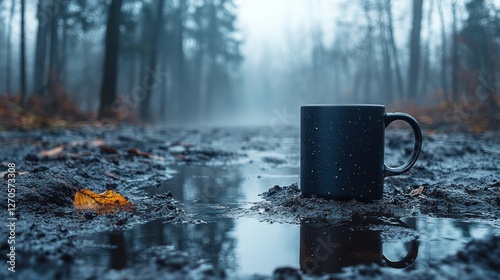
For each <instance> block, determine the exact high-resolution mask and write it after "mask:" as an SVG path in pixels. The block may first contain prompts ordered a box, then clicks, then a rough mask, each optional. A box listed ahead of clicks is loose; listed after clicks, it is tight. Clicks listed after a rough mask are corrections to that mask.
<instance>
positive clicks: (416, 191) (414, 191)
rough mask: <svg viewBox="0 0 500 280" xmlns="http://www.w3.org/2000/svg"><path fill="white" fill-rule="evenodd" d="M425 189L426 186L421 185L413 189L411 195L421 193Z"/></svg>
mask: <svg viewBox="0 0 500 280" xmlns="http://www.w3.org/2000/svg"><path fill="white" fill-rule="evenodd" d="M423 191H424V186H421V187H419V188H418V189H414V190H411V192H410V195H411V196H416V195H419V194H421V193H422V192H423Z"/></svg>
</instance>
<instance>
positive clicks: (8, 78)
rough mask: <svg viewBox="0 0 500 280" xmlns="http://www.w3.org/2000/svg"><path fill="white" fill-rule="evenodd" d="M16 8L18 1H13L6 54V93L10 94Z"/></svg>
mask: <svg viewBox="0 0 500 280" xmlns="http://www.w3.org/2000/svg"><path fill="white" fill-rule="evenodd" d="M15 8H16V0H12V1H11V4H10V13H9V23H8V25H7V38H6V39H7V46H6V48H5V49H6V52H5V61H6V65H5V68H6V70H5V92H6V93H7V94H10V93H11V92H12V87H11V81H12V54H11V52H12V24H13V18H14V11H15Z"/></svg>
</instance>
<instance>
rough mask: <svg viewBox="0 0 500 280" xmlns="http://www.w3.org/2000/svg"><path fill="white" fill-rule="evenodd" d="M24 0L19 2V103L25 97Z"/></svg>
mask: <svg viewBox="0 0 500 280" xmlns="http://www.w3.org/2000/svg"><path fill="white" fill-rule="evenodd" d="M25 2H26V0H21V50H20V56H21V58H20V62H21V65H20V69H19V70H20V77H19V81H20V86H19V90H20V97H21V101H20V102H21V103H22V102H24V98H25V96H26V26H25V24H24V17H25V9H26V8H25V4H26V3H25Z"/></svg>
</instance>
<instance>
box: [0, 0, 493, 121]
mask: <svg viewBox="0 0 500 280" xmlns="http://www.w3.org/2000/svg"><path fill="white" fill-rule="evenodd" d="M240 2H241V3H240ZM244 2H245V1H243V0H241V1H234V0H186V1H165V0H154V1H137V0H113V1H80V0H48V1H42V0H40V1H35V0H21V1H19V0H2V1H0V15H1V17H0V18H1V20H0V45H1V46H2V47H1V48H0V57H1V59H0V92H1V93H2V95H3V98H4V100H11V101H13V102H19V103H20V104H25V106H28V107H29V108H32V109H33V110H39V111H45V112H50V114H51V115H57V114H61V115H65V114H66V115H68V114H69V115H73V113H72V112H73V111H74V112H78V113H79V114H80V113H81V114H86V115H87V116H93V117H96V118H101V119H102V118H111V119H118V120H136V121H142V122H149V123H159V124H174V125H175V124H192V123H194V124H207V123H210V122H214V123H231V122H236V123H237V122H242V123H252V122H259V121H260V122H263V123H266V122H269V119H272V116H273V115H276V114H288V115H291V116H293V115H297V112H298V107H299V106H300V105H301V104H305V103H380V104H386V105H388V106H391V105H392V106H395V107H396V108H408V107H421V106H424V107H429V106H436V105H437V104H444V103H447V104H462V105H461V106H462V107H464V108H465V110H470V111H476V110H478V109H480V110H483V109H485V110H487V111H488V112H489V113H490V114H493V112H494V110H495V109H496V108H497V107H498V106H497V105H498V104H497V102H498V96H497V86H498V80H499V78H500V77H499V73H500V72H499V67H500V63H499V62H498V57H499V52H500V49H499V44H500V41H499V36H500V21H499V7H498V5H497V4H498V3H494V2H493V1H490V0H470V1H456V0H445V1H424V0H414V1H411V2H406V1H391V0H376V1H375V0H368V1H343V0H339V1H326V0H323V1H308V2H305V1H303V2H302V3H301V5H302V6H303V7H304V10H305V11H304V13H303V16H304V17H306V18H308V20H307V24H304V25H302V26H294V25H292V24H290V26H288V28H286V29H285V30H283V33H285V34H284V35H283V36H282V37H278V36H277V37H276V38H277V39H276V40H278V39H280V38H283V42H280V43H281V44H282V45H283V46H284V47H283V48H281V49H279V48H278V49H274V50H273V49H272V47H273V44H272V42H271V43H269V42H261V43H262V45H266V46H267V48H262V50H261V51H260V52H258V53H257V54H256V53H255V52H254V53H250V52H248V49H245V44H246V42H247V40H248V38H246V37H245V30H244V29H245V26H244V24H243V23H241V22H240V20H239V9H240V8H243V9H244V4H245V3H244ZM292 2H293V1H292ZM240 6H243V7H240ZM311 7H312V8H311ZM318 7H320V8H318ZM283 8H286V6H284V7H283ZM262 9H266V6H265V5H262ZM318 10H320V12H321V14H322V17H321V18H326V20H323V21H321V20H320V18H319V17H316V16H315V13H317V12H318ZM254 17H256V18H258V15H255V16H254ZM27 104H29V105H27ZM484 104H486V105H487V106H486V107H484V108H483V106H482V105H484ZM65 110H66V111H65ZM245 118H246V120H245Z"/></svg>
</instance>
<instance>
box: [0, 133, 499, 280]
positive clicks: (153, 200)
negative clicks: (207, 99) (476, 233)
mask: <svg viewBox="0 0 500 280" xmlns="http://www.w3.org/2000/svg"><path fill="white" fill-rule="evenodd" d="M298 136H299V135H298V129H297V128H282V129H281V128H280V129H270V128H245V129H243V128H237V129H236V128H233V129H229V128H224V129H202V130H197V129H191V130H190V129H166V128H150V127H144V128H141V127H130V126H123V127H94V126H88V127H83V128H78V129H60V130H37V131H29V132H25V131H10V132H0V146H1V150H2V154H1V155H0V157H1V158H0V163H1V165H0V166H1V168H2V169H0V172H2V173H1V174H2V176H5V172H6V171H7V170H8V164H9V163H15V164H16V168H15V169H16V171H17V172H18V173H16V174H15V175H16V176H15V185H16V196H15V200H16V211H15V215H16V216H15V217H16V218H17V220H16V229H15V232H16V236H15V240H16V273H11V272H9V271H7V265H5V264H6V262H7V261H8V256H7V255H6V254H7V253H8V251H9V246H10V245H9V244H8V243H7V242H6V241H7V236H8V235H9V231H8V228H7V227H2V229H1V230H0V233H1V236H3V237H5V238H3V240H2V241H1V243H0V244H1V245H0V246H1V247H0V249H1V251H2V254H1V257H0V259H1V260H2V263H3V264H4V265H2V269H1V270H0V277H1V278H2V279H159V278H168V277H171V278H185V279H225V278H230V279H233V278H250V279H316V278H321V277H324V274H325V273H327V274H329V277H330V278H331V279H359V278H370V279H372V278H376V279H392V278H394V279H396V278H398V279H399V278H401V277H402V276H404V277H405V278H410V279H411V278H413V279H433V278H435V279H438V278H439V279H442V278H444V279H456V278H457V277H461V276H466V278H476V279H493V278H495V277H496V276H498V275H499V274H500V264H499V263H498V260H499V259H500V242H499V241H500V240H499V236H498V235H496V234H493V235H487V236H485V237H484V238H469V241H470V242H469V243H468V244H467V245H465V246H462V247H461V248H460V249H459V250H457V251H455V252H452V253H451V254H449V255H446V256H441V257H440V258H438V259H436V260H435V261H434V262H432V263H429V264H428V265H427V266H426V267H425V268H418V267H416V268H413V269H405V270H392V269H390V268H389V267H388V262H387V261H384V260H381V261H377V262H375V263H373V264H357V265H356V264H352V265H349V266H346V267H343V268H342V269H340V270H338V271H330V272H328V271H327V272H324V271H323V272H321V273H316V272H315V271H310V270H308V269H307V267H301V265H300V264H297V265H296V266H290V267H288V266H285V267H283V266H279V267H276V268H275V269H274V272H271V273H269V274H259V275H255V274H251V275H238V273H236V274H234V273H230V272H229V271H228V270H227V269H225V268H224V266H223V265H217V264H216V263H214V262H213V261H211V260H210V258H207V257H204V256H200V255H197V254H196V252H193V250H187V249H185V248H184V249H183V248H182V246H174V245H167V244H157V245H155V246H149V247H147V248H143V251H140V252H136V256H135V257H134V258H133V261H131V260H123V259H122V258H121V257H120V256H123V255H126V252H120V250H114V251H112V252H113V253H112V254H115V255H114V256H115V257H110V258H109V264H106V265H104V266H103V265H94V264H92V263H89V262H88V260H87V259H85V258H83V259H82V258H80V257H79V253H80V252H81V251H82V248H87V247H89V246H88V245H89V244H86V243H85V242H83V241H82V239H81V237H82V236H87V235H91V236H94V237H96V238H100V237H101V236H102V240H106V242H104V243H105V244H108V245H109V244H111V245H109V246H113V244H114V242H115V243H116V242H118V243H123V242H126V241H123V240H121V239H123V236H122V233H124V232H125V233H126V232H128V231H130V230H132V229H134V228H137V227H141V226H142V225H146V224H148V223H151V222H154V221H158V220H159V221H160V223H161V224H167V225H168V224H172V225H193V226H197V225H203V224H206V223H208V224H210V223H214V222H215V223H216V222H217V221H219V220H220V219H226V220H238V219H248V218H250V219H256V220H258V221H259V222H260V223H266V224H271V225H273V224H283V225H294V226H295V225H296V226H299V227H300V229H301V231H302V230H305V229H307V228H308V227H310V226H313V227H315V228H319V229H326V230H322V231H320V232H325V231H327V232H328V231H331V232H333V233H334V234H336V233H337V232H338V228H342V229H344V228H346V229H347V231H348V232H351V231H362V232H366V231H373V232H377V233H378V234H377V235H375V237H376V238H379V239H380V240H382V241H384V242H385V241H387V242H391V241H393V240H398V241H401V240H403V241H404V242H407V243H408V244H410V243H411V242H414V241H415V240H418V239H419V233H418V232H417V231H416V230H414V229H413V228H412V226H407V225H406V224H405V223H404V220H405V219H407V218H411V217H430V218H450V219H456V220H461V221H473V222H476V223H488V225H490V226H491V227H493V228H499V227H500V221H499V220H498V217H500V176H499V174H500V140H499V139H500V133H498V132H486V133H483V134H478V135H474V134H462V133H437V132H431V131H425V132H424V142H423V148H422V153H421V155H420V158H419V160H418V162H417V164H416V165H415V167H414V168H413V169H412V170H411V171H410V172H408V173H406V174H403V175H400V176H395V177H390V178H386V179H385V187H384V188H385V189H384V195H383V198H382V199H381V200H379V201H375V202H372V203H360V202H356V201H348V202H336V201H327V200H324V199H319V198H314V197H313V198H302V197H301V192H300V185H299V182H296V183H290V184H280V181H279V180H276V183H273V180H274V179H273V177H272V176H273V174H274V173H276V172H278V170H282V169H283V168H290V170H296V171H298V162H299V154H298V153H299V149H298ZM386 138H387V140H386V152H385V154H386V161H387V164H388V165H391V166H395V165H400V164H402V163H404V161H405V159H406V158H407V157H408V156H409V154H410V153H411V150H412V145H413V143H412V141H413V140H412V139H413V137H412V134H411V132H410V131H409V130H406V129H392V130H389V131H388V132H387V136H386ZM61 145H62V146H63V150H62V152H60V153H54V154H50V153H49V154H48V155H47V154H46V153H45V154H44V151H45V152H47V151H50V150H52V149H54V148H55V147H58V146H61ZM182 166H201V167H203V168H207V170H209V171H210V170H223V171H224V172H223V174H222V173H221V172H220V171H217V172H216V171H210V172H208V171H207V172H205V173H200V175H196V176H197V177H196V176H194V175H193V176H191V177H192V178H198V177H200V178H205V177H212V178H215V179H217V180H215V179H214V181H213V182H215V184H216V187H220V186H222V187H220V188H221V191H219V192H216V193H215V194H216V195H213V196H207V197H201V195H200V197H198V196H199V195H197V194H189V193H188V194H185V191H184V195H183V194H182V193H183V190H182V189H179V186H178V185H176V184H177V183H176V182H177V181H175V180H174V179H175V178H176V176H178V175H176V173H175V170H174V169H177V167H182ZM237 166H253V167H255V170H256V171H255V173H256V174H257V175H256V176H255V177H252V180H260V181H265V182H269V185H268V187H266V189H267V191H265V192H261V194H260V195H259V196H258V195H257V194H255V195H253V193H251V196H250V197H248V196H246V197H244V199H245V200H247V201H241V200H242V199H243V198H241V199H240V201H233V200H238V199H235V198H239V197H241V196H239V194H238V191H233V192H232V191H231V188H232V185H231V184H237V183H238V182H237V180H240V181H241V180H245V178H244V176H243V177H242V178H239V179H234V178H229V179H228V177H230V176H231V174H228V173H230V172H231V171H230V170H232V169H231V168H235V167H237ZM215 167H217V169H216V168H215ZM253 167H252V168H253ZM228 170H229V171H228ZM252 170H253V169H252ZM218 172H219V173H218ZM296 175H298V173H297V174H296ZM223 177H224V178H225V179H224V180H223V181H221V182H219V181H218V178H223ZM290 178H294V179H297V177H296V176H295V177H293V176H292V177H290ZM169 180H170V181H169ZM172 180H174V181H172ZM0 181H2V184H3V185H5V186H6V184H7V180H5V179H1V178H0ZM296 181H298V180H296ZM200 182H204V181H200ZM201 184H202V185H203V183H201ZM266 184H267V183H266ZM202 187H203V186H202ZM84 188H86V189H90V190H92V191H94V192H96V193H101V192H104V191H106V190H114V191H116V192H118V193H120V194H122V195H124V196H125V197H126V198H127V199H128V200H129V201H131V202H132V203H133V204H134V205H135V211H134V212H132V213H130V212H125V211H118V212H116V213H113V214H108V215H97V214H96V213H95V212H93V211H92V210H88V211H79V210H76V209H75V207H74V204H73V198H74V195H75V192H76V191H77V190H79V189H84ZM3 189H4V190H5V189H6V188H3ZM6 194H7V193H6V191H5V192H4V195H2V197H6ZM222 194H228V195H227V197H226V198H224V199H223V198H222V196H223V195H222ZM183 196H185V197H183ZM186 197H189V199H187V198H186ZM1 205H2V208H3V209H7V200H6V199H2V204H1ZM205 205H209V208H210V210H209V211H208V212H205V213H204V216H203V215H201V214H200V213H197V211H198V210H197V209H205V208H203V207H205ZM200 211H201V210H200ZM203 211H206V210H203ZM4 212H6V211H4ZM207 213H208V214H207ZM4 217H5V221H6V219H7V215H4ZM223 224H224V223H223ZM496 232H499V231H496ZM301 234H302V232H301ZM307 235H310V234H307ZM369 236H371V235H369ZM179 238H181V239H182V237H179ZM382 241H381V242H382ZM301 243H302V241H301ZM108 245H106V246H108ZM118 248H120V247H119V246H118ZM101 249H102V248H101ZM278 253H279V252H278ZM301 254H302V253H301Z"/></svg>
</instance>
